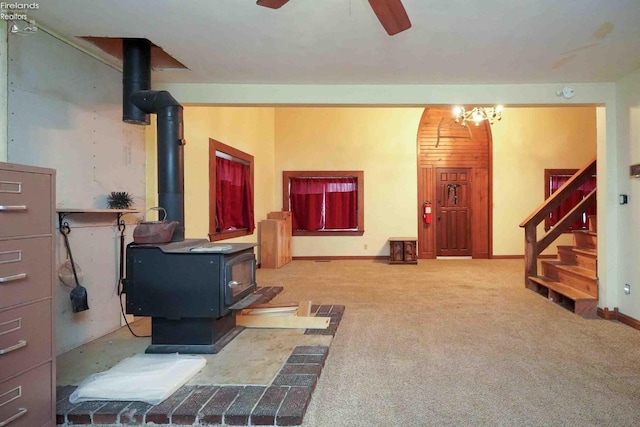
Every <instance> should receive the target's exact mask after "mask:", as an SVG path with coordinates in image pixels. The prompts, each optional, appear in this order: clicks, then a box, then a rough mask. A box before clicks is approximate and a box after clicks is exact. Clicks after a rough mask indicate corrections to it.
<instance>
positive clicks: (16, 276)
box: [0, 273, 27, 427]
mask: <svg viewBox="0 0 640 427" xmlns="http://www.w3.org/2000/svg"><path fill="white" fill-rule="evenodd" d="M26 278H27V273H20V274H14V275H13V276H5V277H0V283H7V282H13V281H14V280H20V279H26ZM0 427H2V426H0Z"/></svg>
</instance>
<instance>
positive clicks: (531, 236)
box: [520, 157, 598, 317]
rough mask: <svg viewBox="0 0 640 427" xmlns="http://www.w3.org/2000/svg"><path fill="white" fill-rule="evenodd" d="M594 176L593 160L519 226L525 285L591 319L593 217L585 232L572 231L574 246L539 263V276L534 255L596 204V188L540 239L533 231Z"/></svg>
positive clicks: (595, 292) (594, 303) (595, 294)
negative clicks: (522, 235)
mask: <svg viewBox="0 0 640 427" xmlns="http://www.w3.org/2000/svg"><path fill="white" fill-rule="evenodd" d="M595 173H596V158H595V157H594V158H593V159H592V160H591V161H589V162H588V163H587V164H586V165H585V166H583V167H582V169H580V170H579V171H578V172H576V173H575V174H574V175H573V176H572V177H571V178H569V180H568V181H567V182H565V183H564V185H562V186H561V187H560V188H559V189H558V190H556V191H555V192H554V193H553V194H552V195H551V196H550V197H549V198H547V199H546V200H545V201H544V202H543V203H542V205H540V206H539V207H538V208H536V209H535V210H534V211H533V212H532V213H531V214H530V215H529V216H528V217H527V218H525V219H524V221H522V222H521V223H520V227H522V228H524V272H525V274H524V279H525V280H524V282H525V286H526V287H527V288H528V289H531V290H534V291H536V292H538V293H540V294H542V295H544V296H545V297H546V298H549V300H551V301H553V302H555V303H558V304H560V305H562V306H564V307H567V308H569V309H571V310H572V311H573V312H575V313H578V314H580V315H582V316H585V317H595V316H596V315H597V310H598V278H597V259H596V247H597V244H598V241H597V229H596V217H595V215H593V216H591V217H590V218H589V229H588V230H584V231H574V232H573V239H574V243H575V246H559V247H558V259H556V260H553V261H542V262H540V264H541V267H542V274H538V256H539V255H540V254H541V253H542V251H544V250H545V248H547V247H548V246H549V245H550V244H551V243H552V242H553V241H555V240H556V239H557V238H558V237H559V236H560V235H561V234H562V233H563V232H565V231H567V230H569V228H570V226H571V224H573V223H575V221H576V220H577V219H579V218H580V217H581V216H582V215H584V214H585V213H586V212H588V210H589V209H591V208H592V207H594V206H595V205H596V189H595V188H594V189H592V190H591V192H590V193H589V194H588V195H587V196H586V197H583V198H582V200H580V201H579V202H578V203H576V205H575V206H574V207H573V208H572V209H571V210H570V211H569V212H568V213H566V214H565V215H564V216H563V217H562V218H560V220H559V221H558V222H556V224H555V225H554V226H553V227H552V228H551V229H550V230H548V231H547V232H546V234H545V235H544V236H542V237H541V238H540V239H538V235H537V233H538V231H537V229H538V225H539V224H540V223H541V222H542V221H544V219H545V218H547V217H548V216H549V215H550V214H551V212H552V211H553V210H554V209H556V208H557V207H558V206H560V204H561V203H563V201H564V200H566V199H567V198H568V197H569V196H571V195H572V194H573V193H574V192H575V191H576V190H578V189H579V188H580V187H581V186H582V185H583V184H584V183H585V182H586V181H587V180H588V179H591V177H592V176H594V175H595Z"/></svg>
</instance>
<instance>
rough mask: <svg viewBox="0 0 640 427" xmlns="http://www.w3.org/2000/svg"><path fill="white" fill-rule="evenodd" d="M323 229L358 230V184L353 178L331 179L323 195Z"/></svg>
mask: <svg viewBox="0 0 640 427" xmlns="http://www.w3.org/2000/svg"><path fill="white" fill-rule="evenodd" d="M325 228H327V229H333V230H336V229H337V230H344V229H350V228H358V182H357V179H356V178H354V177H349V178H332V179H331V182H328V183H327V186H326V195H325Z"/></svg>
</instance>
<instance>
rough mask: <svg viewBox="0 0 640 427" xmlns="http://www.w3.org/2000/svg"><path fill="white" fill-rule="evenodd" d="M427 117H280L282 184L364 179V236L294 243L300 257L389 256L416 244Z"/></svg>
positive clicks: (304, 113)
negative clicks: (346, 173) (420, 152)
mask: <svg viewBox="0 0 640 427" xmlns="http://www.w3.org/2000/svg"><path fill="white" fill-rule="evenodd" d="M421 114H422V109H421V108H277V109H276V114H275V118H276V126H275V128H276V138H275V139H276V163H275V170H276V174H277V176H278V177H281V176H282V171H283V170H363V171H364V187H365V188H364V211H365V220H364V229H365V233H364V235H363V236H345V237H334V236H327V237H324V236H321V237H312V236H308V237H307V236H298V237H294V239H293V244H292V245H293V255H294V256H312V255H313V256H350V255H355V256H372V255H384V254H388V253H389V249H388V247H387V239H388V238H389V237H392V236H398V235H400V236H405V235H407V236H415V234H416V230H417V217H416V209H417V208H416V197H417V178H416V132H417V129H418V123H419V121H420V116H421ZM281 187H282V186H281V185H279V186H278V189H277V195H278V196H277V197H278V200H282V188H281ZM281 204H282V202H281V201H280V202H279V205H278V207H279V208H281V207H282V206H281ZM365 247H366V249H365Z"/></svg>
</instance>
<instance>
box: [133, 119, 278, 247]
mask: <svg viewBox="0 0 640 427" xmlns="http://www.w3.org/2000/svg"><path fill="white" fill-rule="evenodd" d="M184 134H185V139H186V141H187V144H186V145H185V148H184V161H185V174H184V175H185V176H184V180H185V183H184V187H185V225H186V231H185V236H186V237H188V238H207V234H208V232H209V138H213V139H216V140H218V141H220V142H222V143H224V144H227V145H230V146H232V147H234V148H237V149H239V150H242V151H244V152H245V153H248V154H251V155H252V156H253V157H254V180H255V183H254V184H255V188H254V209H255V219H256V225H257V223H258V222H259V221H260V220H261V219H264V218H266V215H267V213H268V212H270V211H272V210H273V209H274V206H275V205H276V202H275V200H274V188H275V186H276V181H275V174H274V172H273V164H274V140H273V138H274V110H273V108H261V107H194V106H186V107H185V108H184ZM155 135H156V131H155V121H154V122H153V123H152V126H150V127H149V128H148V129H147V133H146V139H147V153H148V156H147V183H148V185H147V206H156V205H157V200H158V197H157V193H158V190H157V177H156V142H155V138H156V136H155ZM229 241H232V242H257V241H258V240H257V233H256V232H254V234H253V235H251V236H244V237H239V238H236V239H230V240H229Z"/></svg>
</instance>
